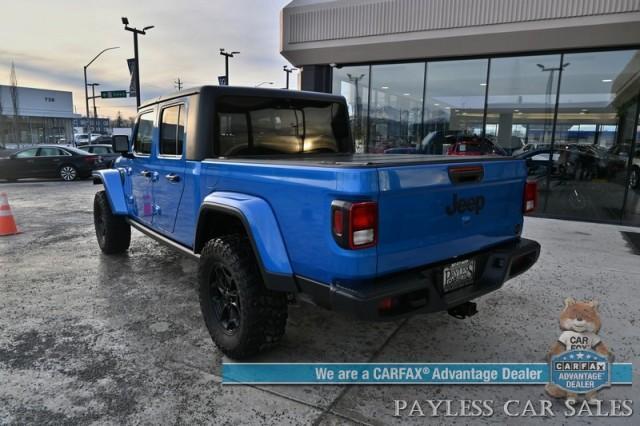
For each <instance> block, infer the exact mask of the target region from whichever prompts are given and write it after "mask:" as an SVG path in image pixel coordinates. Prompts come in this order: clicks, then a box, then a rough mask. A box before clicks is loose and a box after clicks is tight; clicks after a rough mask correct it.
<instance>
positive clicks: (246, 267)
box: [198, 235, 287, 359]
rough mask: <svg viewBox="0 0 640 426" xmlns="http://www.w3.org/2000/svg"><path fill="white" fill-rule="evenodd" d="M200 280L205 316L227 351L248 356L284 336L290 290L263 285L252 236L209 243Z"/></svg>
mask: <svg viewBox="0 0 640 426" xmlns="http://www.w3.org/2000/svg"><path fill="white" fill-rule="evenodd" d="M198 280H199V286H200V308H201V309H202V316H203V317H204V320H205V323H206V325H207V329H208V330H209V334H210V335H211V338H212V339H213V341H214V342H215V344H216V345H217V346H218V348H220V350H221V351H222V352H223V353H224V354H225V355H227V356H229V357H231V358H235V359H241V358H246V357H248V356H251V355H254V354H256V353H258V352H260V351H262V350H264V349H266V348H268V347H270V346H273V345H274V344H276V343H277V342H278V341H279V340H280V338H281V337H282V336H283V335H284V330H285V327H286V323H287V297H286V294H285V293H279V292H275V291H271V290H269V289H267V288H266V287H265V286H264V283H263V280H262V277H261V275H260V271H259V269H258V265H257V262H256V259H255V256H254V255H253V250H252V248H251V245H250V244H249V241H248V239H247V237H245V236H243V235H229V236H224V237H220V238H214V239H212V240H210V241H209V242H207V244H206V245H205V246H204V248H203V249H202V253H201V254H200V266H199V270H198Z"/></svg>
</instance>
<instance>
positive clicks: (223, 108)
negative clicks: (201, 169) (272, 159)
mask: <svg viewBox="0 0 640 426" xmlns="http://www.w3.org/2000/svg"><path fill="white" fill-rule="evenodd" d="M216 111H217V113H216V114H217V117H216V122H217V132H216V139H217V140H216V142H217V143H216V155H219V156H224V157H231V156H241V155H272V154H301V153H335V152H351V149H352V148H351V143H350V138H349V131H348V121H347V118H346V111H345V110H344V106H343V105H342V104H340V103H337V102H318V101H309V100H299V99H272V98H260V97H250V96H228V97H223V98H222V99H221V100H220V101H219V102H218V105H217V108H216Z"/></svg>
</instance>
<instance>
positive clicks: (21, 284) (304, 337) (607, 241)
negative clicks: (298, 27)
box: [0, 180, 640, 424]
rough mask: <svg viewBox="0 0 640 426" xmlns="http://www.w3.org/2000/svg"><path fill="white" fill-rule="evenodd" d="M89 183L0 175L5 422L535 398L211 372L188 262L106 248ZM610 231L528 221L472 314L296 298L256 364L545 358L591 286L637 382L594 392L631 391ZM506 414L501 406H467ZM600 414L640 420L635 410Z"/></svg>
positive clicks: (380, 413)
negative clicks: (253, 382) (229, 378)
mask: <svg viewBox="0 0 640 426" xmlns="http://www.w3.org/2000/svg"><path fill="white" fill-rule="evenodd" d="M98 189H100V187H99V186H95V185H93V184H92V182H91V181H86V180H85V181H79V182H70V183H63V182H59V181H42V182H19V183H12V184H7V183H2V184H0V192H7V193H8V195H9V201H10V203H11V207H12V209H13V213H14V215H15V217H16V220H17V222H18V225H19V227H20V228H21V230H22V233H21V234H19V235H16V236H8V237H0V423H5V422H6V423H27V422H29V423H30V422H37V423H45V422H51V423H82V424H86V423H92V422H99V423H114V424H115V423H123V422H126V423H153V424H158V423H181V424H193V423H217V424H241V423H242V424H280V423H296V424H300V423H302V424H311V423H315V424H345V423H347V424H350V423H352V424H388V423H396V422H397V423H400V422H403V423H405V422H415V423H416V424H423V423H425V422H430V421H433V420H437V421H438V422H445V421H452V422H456V421H457V422H458V423H461V424H464V423H468V420H469V419H455V418H449V419H444V418H441V419H429V418H420V417H402V418H396V417H393V411H394V400H396V399H404V400H414V399H418V400H426V399H493V400H495V401H496V406H498V405H499V404H500V405H501V404H503V403H504V402H505V401H507V400H509V399H519V400H523V401H524V400H527V399H531V400H536V401H537V400H539V399H544V398H545V394H544V390H543V388H542V386H535V385H529V386H464V385H458V386H446V387H442V386H405V385H394V386H374V385H371V386H311V385H302V386H241V385H222V384H221V378H220V375H221V368H222V362H223V360H224V357H223V356H222V355H221V354H220V352H219V351H218V350H217V349H216V347H215V346H214V345H213V343H212V342H211V340H210V338H209V335H208V333H207V331H206V328H205V326H204V323H203V321H202V318H201V314H200V307H199V304H198V299H197V293H196V263H195V262H194V261H192V260H190V259H187V258H185V257H182V256H181V255H179V254H176V253H175V252H173V251H171V250H170V249H168V248H165V247H163V246H160V245H159V244H157V243H156V242H154V241H153V240H151V239H149V238H147V237H145V236H143V235H142V234H140V233H138V232H135V231H134V232H133V236H132V243H131V248H130V250H129V253H128V254H127V255H125V256H115V257H107V256H105V255H102V254H101V253H100V251H99V249H98V246H97V244H96V242H95V236H94V230H93V216H92V203H93V195H94V193H95V192H96V190H98ZM627 229H628V230H631V231H636V232H637V231H638V230H637V229H633V228H627ZM621 230H625V228H623V227H618V226H613V225H599V224H591V223H578V222H568V221H557V220H550V219H536V218H529V219H527V221H526V224H525V232H524V234H525V237H527V238H532V239H535V240H538V241H539V242H540V243H541V245H542V254H541V258H540V260H539V262H538V263H537V264H536V265H535V266H534V267H533V269H532V270H531V271H529V272H528V273H526V274H525V275H523V276H520V277H518V278H516V279H514V280H513V281H511V282H509V283H507V284H506V285H505V287H504V288H503V289H502V290H500V291H498V292H496V293H493V294H490V295H488V296H486V297H484V298H482V299H480V300H479V301H478V309H479V314H478V315H476V316H474V317H473V318H470V319H467V320H458V319H455V318H453V317H451V316H449V315H447V314H446V313H439V314H434V315H429V316H419V317H414V318H410V319H408V320H398V321H395V322H376V323H368V322H359V321H354V320H352V319H349V318H346V317H343V316H340V315H337V314H335V313H332V312H328V311H325V310H322V309H320V308H316V307H313V306H308V305H301V306H292V307H291V308H290V310H289V322H288V326H287V327H288V328H287V334H286V336H285V338H284V340H283V343H282V344H281V345H280V346H278V347H277V348H276V349H275V350H273V351H271V352H269V353H266V354H264V355H261V356H260V357H259V358H256V359H253V360H252V361H255V362H260V361H265V362H266V361H268V362H452V361H458V362H543V361H544V358H545V354H546V353H547V351H548V349H549V347H550V345H551V344H552V343H553V342H554V341H555V339H557V337H558V335H559V333H560V330H559V328H558V316H559V313H560V311H561V308H562V304H563V300H564V299H565V298H566V297H567V296H572V297H575V298H577V299H591V298H595V299H598V300H599V301H600V306H601V308H600V313H601V316H602V323H603V327H602V330H601V333H600V334H601V337H602V340H603V341H604V342H605V343H606V344H607V345H609V346H610V347H611V348H612V350H613V351H614V352H615V355H616V361H620V362H623V361H627V362H630V361H632V362H633V363H634V382H635V385H636V386H634V387H631V386H614V387H613V388H611V389H608V390H605V391H603V392H602V398H604V399H633V400H638V399H640V388H639V387H638V386H637V383H638V370H639V368H640V363H638V361H637V360H638V359H640V353H639V349H640V346H639V345H638V319H639V316H638V312H639V306H640V292H638V285H639V284H640V262H639V260H640V258H639V257H638V255H635V254H633V252H632V250H631V248H630V247H629V246H628V245H627V243H626V242H625V240H624V239H623V237H622V236H621V234H620V231H621ZM555 404H556V405H555V406H557V407H558V412H559V413H560V416H559V417H556V418H553V419H545V420H546V421H545V423H547V424H550V423H563V424H566V423H567V422H569V421H579V422H581V423H589V422H593V423H598V422H600V421H602V419H600V420H599V419H598V418H596V417H594V418H580V419H572V420H569V419H565V418H564V417H563V416H562V415H561V412H562V409H561V407H562V405H561V403H560V402H555ZM635 408H636V410H635V411H637V410H638V408H637V407H635ZM523 420H524V423H527V422H529V423H532V424H533V423H539V422H541V421H542V419H536V418H527V419H523ZM504 421H505V418H504V415H503V414H502V412H501V410H496V415H495V416H493V417H491V418H481V419H474V422H489V423H492V422H504ZM509 421H514V420H511V419H509ZM519 422H521V421H519ZM606 422H607V423H620V424H634V423H635V424H637V415H635V416H634V417H632V418H621V419H606Z"/></svg>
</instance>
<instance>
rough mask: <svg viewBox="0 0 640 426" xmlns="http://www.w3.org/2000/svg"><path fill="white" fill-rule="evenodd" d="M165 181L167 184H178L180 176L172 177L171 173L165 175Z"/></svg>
mask: <svg viewBox="0 0 640 426" xmlns="http://www.w3.org/2000/svg"><path fill="white" fill-rule="evenodd" d="M165 179H166V180H168V181H169V182H180V176H178V175H174V174H173V173H170V174H168V175H166V176H165Z"/></svg>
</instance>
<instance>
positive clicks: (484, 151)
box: [447, 136, 507, 155]
mask: <svg viewBox="0 0 640 426" xmlns="http://www.w3.org/2000/svg"><path fill="white" fill-rule="evenodd" d="M456 139H457V140H456V141H455V142H453V143H452V144H451V146H449V149H448V150H447V155H507V153H506V152H505V150H504V149H502V148H500V147H499V146H497V145H496V144H494V143H493V142H491V141H490V140H489V139H484V138H481V137H478V136H464V137H462V138H456Z"/></svg>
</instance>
